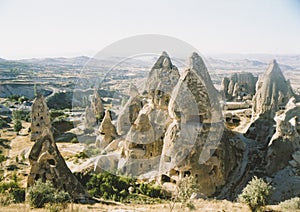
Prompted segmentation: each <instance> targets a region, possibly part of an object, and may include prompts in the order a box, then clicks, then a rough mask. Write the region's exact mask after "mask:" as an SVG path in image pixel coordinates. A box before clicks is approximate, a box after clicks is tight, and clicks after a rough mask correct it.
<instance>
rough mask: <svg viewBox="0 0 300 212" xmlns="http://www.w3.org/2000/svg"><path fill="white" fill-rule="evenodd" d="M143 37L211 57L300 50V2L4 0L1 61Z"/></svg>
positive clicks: (79, 51) (91, 50)
mask: <svg viewBox="0 0 300 212" xmlns="http://www.w3.org/2000/svg"><path fill="white" fill-rule="evenodd" d="M139 34H162V35H169V36H173V37H175V38H178V39H181V40H183V41H185V42H187V43H189V44H191V45H193V46H194V47H196V48H197V49H198V50H199V51H200V52H202V53H203V54H211V53H271V54H272V53H273V54H287V53H290V54H291V53H300V0H206V1H204V0H203V1H202V0H181V1H179V0H172V1H167V0H165V1H164V0H147V1H146V0H119V1H116V0H110V1H109V0H105V1H102V0H94V1H92V0H84V1H83V0H82V1H75V0H63V1H62V0H60V1H59V0H49V1H39V0H36V1H34V0H26V1H24V0H23V1H22V0H19V1H17V0H0V57H1V58H6V59H19V58H31V57H54V56H78V55H89V56H92V55H94V54H95V53H97V52H98V51H100V50H101V49H102V48H104V47H105V46H107V45H109V44H111V43H113V42H115V41H118V40H120V39H123V38H126V37H128V36H133V35H139Z"/></svg>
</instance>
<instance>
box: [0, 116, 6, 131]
mask: <svg viewBox="0 0 300 212" xmlns="http://www.w3.org/2000/svg"><path fill="white" fill-rule="evenodd" d="M6 126H7V122H6V121H5V120H4V119H2V118H1V117H0V129H1V128H3V127H6Z"/></svg>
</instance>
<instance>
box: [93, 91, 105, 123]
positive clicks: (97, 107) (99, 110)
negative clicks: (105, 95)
mask: <svg viewBox="0 0 300 212" xmlns="http://www.w3.org/2000/svg"><path fill="white" fill-rule="evenodd" d="M91 107H92V111H93V113H94V115H95V117H96V119H97V120H100V119H102V118H103V115H104V107H103V104H102V100H101V97H100V95H99V93H98V91H97V89H95V90H94V94H93V95H92V96H91Z"/></svg>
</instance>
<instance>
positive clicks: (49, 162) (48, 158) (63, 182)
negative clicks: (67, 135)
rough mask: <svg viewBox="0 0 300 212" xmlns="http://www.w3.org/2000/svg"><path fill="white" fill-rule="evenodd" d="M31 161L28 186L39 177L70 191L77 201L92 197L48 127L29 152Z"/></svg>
mask: <svg viewBox="0 0 300 212" xmlns="http://www.w3.org/2000/svg"><path fill="white" fill-rule="evenodd" d="M29 162H30V165H31V169H30V174H29V176H28V182H27V185H28V187H31V186H33V185H34V182H35V181H37V180H39V179H42V181H43V182H45V181H46V180H48V181H50V182H52V183H53V186H54V187H55V188H57V189H59V190H64V191H66V192H68V193H69V194H70V196H71V197H72V198H73V199H74V200H76V201H86V200H88V199H90V195H89V194H88V193H87V192H86V191H85V189H84V187H83V186H82V185H81V184H80V183H79V182H78V180H77V179H76V177H75V176H74V175H73V174H72V172H71V171H70V169H69V168H68V166H67V165H66V163H65V161H64V159H63V157H62V156H61V154H60V152H59V150H58V148H57V146H56V144H55V141H54V140H53V136H52V133H51V131H50V130H49V129H48V128H45V129H44V130H43V134H42V136H41V137H40V138H39V139H38V140H37V141H36V142H35V144H34V145H33V147H32V149H31V151H30V153H29Z"/></svg>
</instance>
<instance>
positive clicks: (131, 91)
mask: <svg viewBox="0 0 300 212" xmlns="http://www.w3.org/2000/svg"><path fill="white" fill-rule="evenodd" d="M128 95H129V96H130V97H136V96H139V95H140V93H139V90H138V89H137V87H136V86H135V85H134V84H132V83H130V85H129V90H128Z"/></svg>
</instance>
